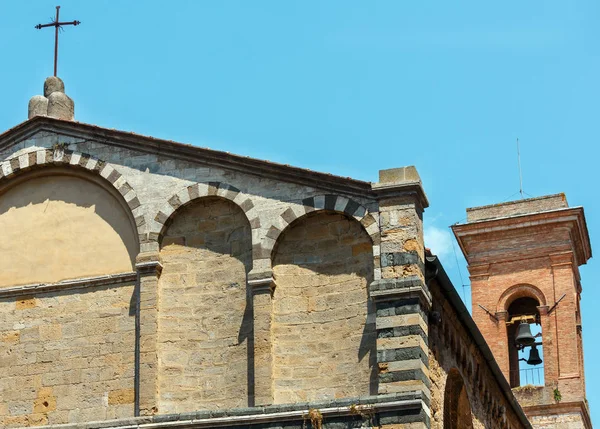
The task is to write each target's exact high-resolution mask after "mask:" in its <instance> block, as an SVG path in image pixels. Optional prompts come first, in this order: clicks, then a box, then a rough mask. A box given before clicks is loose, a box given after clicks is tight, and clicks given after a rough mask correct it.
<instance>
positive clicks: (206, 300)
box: [158, 197, 252, 413]
mask: <svg viewBox="0 0 600 429" xmlns="http://www.w3.org/2000/svg"><path fill="white" fill-rule="evenodd" d="M251 252H252V243H251V236H250V225H249V223H248V220H247V219H246V217H245V215H244V212H243V211H242V210H241V209H240V208H239V207H237V206H236V205H234V204H233V203H231V202H230V201H227V200H224V199H221V198H216V197H208V198H205V199H200V200H197V201H195V202H193V203H190V204H189V205H187V206H184V207H182V208H181V209H179V211H177V212H175V214H173V216H172V219H171V222H170V225H169V226H168V228H167V229H166V232H165V235H164V238H163V241H162V250H161V252H160V256H161V261H162V265H163V272H162V275H161V277H160V281H159V304H158V305H159V319H158V357H159V387H158V389H159V405H158V411H159V412H161V413H173V412H186V411H193V410H198V409H212V408H231V407H243V406H248V405H249V389H248V380H249V377H248V372H249V370H252V367H251V365H252V360H251V359H249V356H250V352H251V350H250V349H249V341H248V338H249V337H250V336H251V335H252V314H251V308H249V307H251V305H250V306H249V305H248V297H247V294H246V275H247V272H248V271H249V270H250V268H251V263H252V262H251ZM250 393H251V391H250Z"/></svg>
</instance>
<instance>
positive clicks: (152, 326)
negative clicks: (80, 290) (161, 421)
mask: <svg viewBox="0 0 600 429" xmlns="http://www.w3.org/2000/svg"><path fill="white" fill-rule="evenodd" d="M136 270H137V273H138V284H137V289H138V290H137V300H138V302H137V304H138V305H137V315H136V316H137V320H136V331H137V342H136V410H135V413H136V415H141V416H147V415H152V414H156V413H158V412H159V409H158V351H157V346H158V340H157V336H158V279H159V277H160V273H161V271H162V265H161V263H160V261H159V255H158V252H151V253H150V252H148V253H141V254H140V255H139V256H138V257H137V263H136Z"/></svg>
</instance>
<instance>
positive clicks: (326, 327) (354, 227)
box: [272, 212, 376, 403]
mask: <svg viewBox="0 0 600 429" xmlns="http://www.w3.org/2000/svg"><path fill="white" fill-rule="evenodd" d="M372 275H373V251H372V243H371V239H370V238H369V236H368V235H367V233H366V232H365V231H364V229H363V227H362V225H361V224H360V223H358V222H357V221H355V220H354V219H349V218H347V217H345V216H343V215H340V214H332V213H326V212H319V213H317V214H315V215H307V216H306V217H304V218H301V219H300V220H298V221H296V222H295V223H293V224H292V225H291V226H290V227H289V228H288V229H287V230H286V231H284V233H283V236H282V237H280V239H279V242H278V246H277V247H276V249H275V257H274V276H275V284H276V289H275V293H274V296H273V328H272V329H273V331H272V332H273V344H274V346H273V347H274V348H273V359H274V362H273V378H274V400H275V403H285V402H299V401H313V400H324V399H335V398H342V397H353V396H360V395H368V394H369V393H376V386H374V384H375V381H376V373H375V368H376V366H375V347H376V344H375V325H374V307H373V305H372V303H371V302H370V301H369V300H368V293H367V285H368V284H369V283H370V281H371V280H372Z"/></svg>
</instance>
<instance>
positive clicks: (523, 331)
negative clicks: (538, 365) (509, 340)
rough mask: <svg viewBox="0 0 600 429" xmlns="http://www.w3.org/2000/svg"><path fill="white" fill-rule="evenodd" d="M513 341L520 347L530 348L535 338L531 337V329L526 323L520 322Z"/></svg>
mask: <svg viewBox="0 0 600 429" xmlns="http://www.w3.org/2000/svg"><path fill="white" fill-rule="evenodd" d="M515 341H516V342H517V344H518V345H520V346H530V345H532V344H533V343H535V337H534V336H533V335H531V329H530V328H529V324H528V323H527V322H521V324H520V325H519V328H518V330H517V337H516V338H515Z"/></svg>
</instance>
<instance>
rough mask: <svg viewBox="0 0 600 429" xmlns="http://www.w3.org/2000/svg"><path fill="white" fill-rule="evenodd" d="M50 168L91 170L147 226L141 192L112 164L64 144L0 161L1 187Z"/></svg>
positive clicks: (135, 221) (135, 220)
mask: <svg viewBox="0 0 600 429" xmlns="http://www.w3.org/2000/svg"><path fill="white" fill-rule="evenodd" d="M48 167H66V168H69V169H76V170H80V171H87V172H90V173H92V174H94V175H96V176H100V177H102V179H103V180H104V181H106V182H107V184H109V185H110V186H112V187H113V188H114V189H115V190H116V191H117V192H118V194H120V195H121V196H122V198H123V200H124V201H125V203H126V205H127V207H128V211H129V212H130V213H131V216H132V217H133V221H134V224H135V225H137V227H141V226H142V225H144V224H145V223H146V221H145V217H144V214H143V212H142V208H141V203H140V200H139V199H138V196H137V193H136V192H135V190H134V189H133V187H132V186H131V185H130V184H129V183H127V180H126V179H125V177H124V176H123V175H122V174H121V173H119V172H118V171H117V170H116V169H115V168H114V167H113V166H112V164H110V163H107V162H105V161H102V160H100V159H98V158H95V157H94V156H92V155H90V154H87V153H82V152H74V151H69V150H64V149H63V148H62V147H61V146H60V145H56V147H54V148H52V149H38V150H35V151H31V152H27V153H24V154H21V155H19V156H15V157H14V158H11V159H8V160H6V161H2V162H0V187H2V186H3V185H4V184H7V185H8V181H11V180H12V179H14V178H15V177H17V176H18V175H20V174H22V173H25V172H29V171H33V170H34V169H38V168H48ZM144 240H145V236H144V235H143V234H140V233H139V229H138V241H139V242H140V243H141V242H143V241H144Z"/></svg>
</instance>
